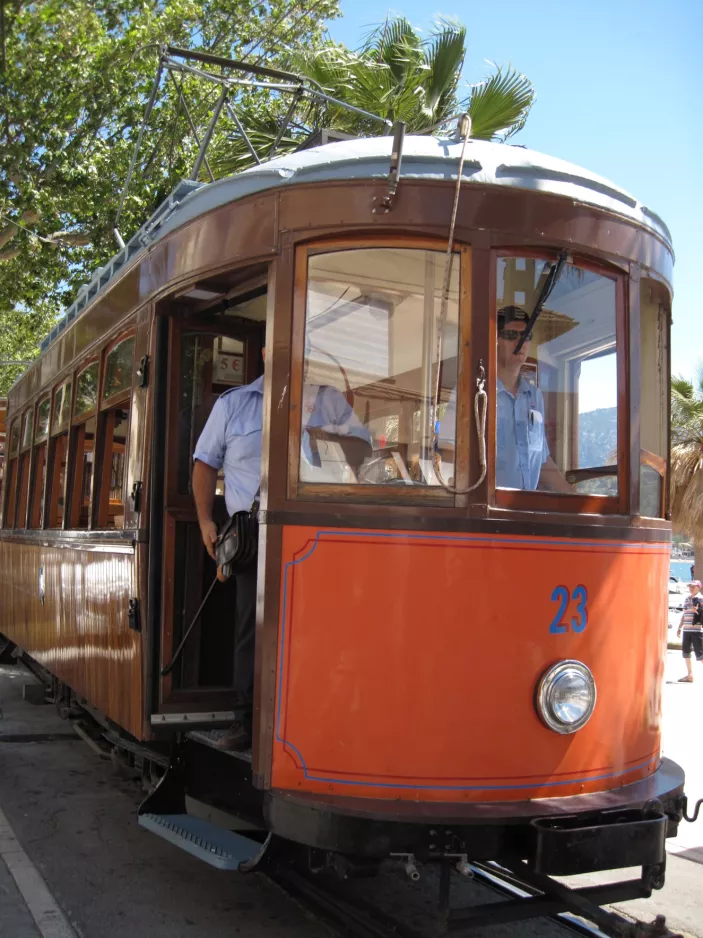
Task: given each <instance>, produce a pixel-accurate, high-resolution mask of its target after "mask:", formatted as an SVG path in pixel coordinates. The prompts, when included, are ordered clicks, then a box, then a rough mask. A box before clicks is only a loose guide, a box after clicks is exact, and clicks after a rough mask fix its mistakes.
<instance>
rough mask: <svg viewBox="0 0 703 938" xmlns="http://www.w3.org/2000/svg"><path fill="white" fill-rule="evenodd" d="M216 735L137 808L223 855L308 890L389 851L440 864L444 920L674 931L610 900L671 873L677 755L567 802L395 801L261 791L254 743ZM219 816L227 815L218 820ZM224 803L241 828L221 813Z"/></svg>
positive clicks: (168, 834)
mask: <svg viewBox="0 0 703 938" xmlns="http://www.w3.org/2000/svg"><path fill="white" fill-rule="evenodd" d="M212 742H213V736H212V734H211V733H199V732H193V733H188V734H185V735H184V736H182V737H180V738H179V739H178V740H177V741H176V744H175V746H174V750H173V755H172V758H171V762H170V766H169V769H168V771H167V772H166V774H165V775H164V777H163V778H162V780H161V781H160V783H159V784H158V785H157V786H156V787H155V788H154V790H153V791H152V792H151V793H150V794H149V795H148V796H147V798H146V799H145V800H144V802H143V803H142V805H141V806H140V809H139V821H140V824H142V826H144V827H146V828H147V829H148V830H151V831H152V832H154V833H156V834H158V835H159V836H162V837H164V838H165V839H166V840H169V841H170V842H172V843H174V844H175V845H178V846H181V847H183V848H184V849H186V850H187V851H188V852H190V853H192V854H194V855H196V856H199V857H200V858H201V859H203V860H205V862H208V863H211V865H213V866H215V867H218V868H220V869H238V870H240V871H242V872H248V871H251V870H253V869H255V868H260V865H263V868H264V869H266V870H270V871H272V875H274V878H275V876H276V875H277V874H279V875H281V876H282V877H283V880H284V881H285V880H286V878H287V877H290V876H291V875H292V876H293V881H294V884H295V883H297V886H295V888H297V889H300V888H302V889H303V891H304V892H309V890H310V889H312V890H313V892H315V891H316V890H317V889H318V888H323V889H324V888H326V886H325V885H324V884H325V883H328V878H329V877H330V876H332V877H335V878H336V879H342V880H346V879H353V878H359V877H361V878H363V877H368V876H373V875H375V874H377V873H378V872H379V871H380V870H381V868H382V867H387V866H388V865H389V864H390V865H395V866H396V867H397V868H399V869H402V870H403V871H404V873H405V874H406V875H407V877H408V880H409V881H410V882H417V881H418V880H420V879H421V877H422V876H423V874H424V873H425V871H427V870H429V869H433V870H435V871H436V872H435V873H434V874H433V875H435V876H436V877H437V885H438V892H437V910H438V911H437V926H438V929H439V931H438V934H444V933H447V934H455V933H461V932H467V931H470V930H472V929H474V928H477V927H480V926H483V925H495V924H500V923H509V922H516V921H522V920H525V919H530V918H536V917H541V916H545V915H549V916H556V915H560V914H562V913H571V914H573V915H576V916H582V917H584V918H586V919H588V920H589V921H591V922H593V923H595V924H596V925H597V926H598V928H599V929H601V931H602V932H603V933H605V934H608V935H612V936H618V938H622V936H628V938H644V936H667V935H671V934H672V933H671V932H669V930H668V929H667V928H666V925H665V922H664V920H663V917H661V916H659V917H657V919H656V921H655V922H653V923H652V924H650V925H646V924H643V923H632V922H630V921H629V920H627V919H626V918H624V917H622V916H619V915H618V914H616V913H614V912H612V911H606V910H604V909H603V908H602V906H603V905H607V904H611V903H614V902H624V901H628V900H632V899H641V898H648V897H649V896H651V894H652V892H653V890H656V889H661V888H662V886H663V885H664V880H665V868H666V851H665V840H666V837H669V836H674V835H675V833H676V830H677V827H678V824H679V823H680V822H681V820H682V819H683V818H684V817H685V814H686V800H685V796H684V795H683V785H684V774H683V771H682V770H681V769H680V768H679V766H677V765H676V764H675V763H673V762H671V761H670V760H667V759H664V760H663V761H662V764H661V767H660V768H659V770H658V771H657V772H655V773H654V774H653V775H652V776H650V777H649V778H647V779H645V780H642V781H640V782H636V783H634V784H631V785H626V786H623V787H622V788H620V789H617V790H615V791H611V792H606V793H600V794H597V795H583V796H574V797H572V798H565V799H559V801H558V802H557V801H550V800H548V799H546V800H544V801H543V802H541V803H540V802H522V803H520V802H518V803H516V802H509V803H500V802H496V803H493V804H446V803H445V804H426V803H419V802H402V803H397V802H396V803H393V807H392V808H391V809H390V810H389V805H388V802H382V801H381V802H379V801H373V800H367V799H360V798H346V797H337V796H312V795H305V794H302V795H301V794H295V793H291V792H283V791H276V790H275V789H274V790H271V791H267V792H261V791H259V790H257V789H255V788H254V787H253V786H252V784H251V763H250V761H249V758H248V755H244V756H243V755H241V754H235V753H225V752H221V751H219V750H217V749H215V748H214V747H213V745H212ZM205 805H210V806H211V807H212V809H214V815H213V814H211V813H209V812H208V811H207V809H205V808H204V806H205ZM213 816H215V817H217V818H218V820H219V824H216V823H213V821H212V820H208V818H212V817H213ZM227 817H228V818H229V826H230V827H235V828H236V827H237V825H238V824H239V828H240V829H239V830H231V831H228V830H227V829H226V828H225V827H222V826H220V825H221V824H222V823H223V819H226V818H227ZM224 823H225V824H227V821H226V820H224ZM241 827H244V828H245V829H244V830H243V831H242V830H241ZM631 867H640V875H639V877H630V878H628V879H625V880H618V881H615V882H612V883H607V884H602V885H591V886H586V887H582V888H578V887H577V888H574V887H573V886H572V885H567V884H566V883H564V882H560V881H559V880H558V879H556V878H555V877H565V876H573V875H580V874H585V873H593V872H597V871H605V870H621V869H625V868H631ZM301 875H303V876H304V877H307V879H305V878H304V879H303V880H300V878H299V877H300V876H301ZM455 875H458V876H459V877H466V878H469V879H473V878H475V877H478V878H479V879H480V880H481V881H483V882H488V883H490V882H491V881H494V883H495V884H496V885H497V886H498V887H499V888H501V889H502V890H504V891H507V893H508V894H510V895H511V896H512V897H511V898H508V899H506V900H504V901H501V902H499V903H497V904H496V903H493V902H492V903H490V904H488V905H483V904H481V905H477V906H471V907H452V905H451V902H450V893H451V884H452V877H453V876H455ZM296 877H297V878H296ZM309 877H312V882H313V885H312V886H311V885H310V880H309ZM316 877H317V878H321V882H322V883H323V886H322V887H320V886H319V884H318V886H315V885H314V882H315V880H316ZM301 883H303V884H304V885H302V886H301ZM333 892H334V889H333ZM341 902H342V903H343V904H344V899H343V897H342V898H341ZM396 930H397V929H396ZM399 933H400V934H402V930H401V931H400V932H399Z"/></svg>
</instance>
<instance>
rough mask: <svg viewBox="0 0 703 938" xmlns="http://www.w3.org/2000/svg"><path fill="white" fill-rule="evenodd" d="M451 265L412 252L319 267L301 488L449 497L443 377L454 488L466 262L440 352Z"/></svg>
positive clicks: (328, 259) (313, 262)
mask: <svg viewBox="0 0 703 938" xmlns="http://www.w3.org/2000/svg"><path fill="white" fill-rule="evenodd" d="M444 265H445V260H444V254H443V253H442V252H439V251H429V250H421V249H406V248H359V249H354V250H344V251H335V252H333V253H328V254H317V255H311V256H310V257H309V258H308V282H307V302H306V321H305V360H304V380H303V400H302V408H301V411H302V420H303V431H302V433H301V437H300V476H299V477H300V481H301V482H313V483H330V482H336V483H362V484H367V485H375V484H384V483H391V484H397V485H400V486H404V485H409V486H411V485H423V486H428V485H429V486H437V485H439V481H438V479H437V477H436V474H435V472H434V469H433V467H432V454H433V446H434V426H433V419H432V417H433V403H434V395H435V386H436V383H437V377H438V372H439V416H440V417H441V418H442V421H441V432H440V439H439V443H440V447H441V449H442V453H443V463H442V469H443V475H444V477H445V478H446V479H447V480H450V479H451V478H452V477H453V475H454V462H453V440H454V424H455V416H454V413H455V409H454V408H453V406H452V401H453V396H454V389H455V387H456V374H457V364H456V363H457V353H458V299H459V279H460V274H459V268H460V263H459V255H458V254H454V255H453V260H452V270H451V278H450V288H449V302H448V304H447V310H446V318H445V322H444V327H443V330H442V335H441V342H440V335H439V323H440V307H441V294H442V285H443V277H444V269H445V266H444ZM440 345H441V352H440V349H439V346H440ZM438 352H440V355H439V357H438ZM447 441H448V445H446V446H445V445H444V444H447Z"/></svg>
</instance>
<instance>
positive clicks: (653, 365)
mask: <svg viewBox="0 0 703 938" xmlns="http://www.w3.org/2000/svg"><path fill="white" fill-rule="evenodd" d="M668 317H669V296H668V293H667V291H666V290H665V289H664V287H663V286H662V285H661V284H659V283H656V282H655V281H654V280H650V279H648V278H646V277H643V278H642V281H641V283H640V355H641V369H640V370H641V374H642V376H643V380H642V382H641V391H640V446H641V453H640V514H641V515H644V516H646V517H649V518H660V517H662V516H663V514H664V498H663V492H664V486H665V478H666V457H667V448H668V446H667V444H668V435H669V434H668V424H667V414H668V404H669V380H668V374H667V373H668V363H667V362H668V355H667V320H668Z"/></svg>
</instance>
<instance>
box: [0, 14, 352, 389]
mask: <svg viewBox="0 0 703 938" xmlns="http://www.w3.org/2000/svg"><path fill="white" fill-rule="evenodd" d="M337 15H338V3H337V0H298V2H291V0H264V2H258V0H35V2H22V0H3V2H2V4H0V42H1V43H2V50H1V53H2V54H1V56H0V68H1V70H2V73H1V75H0V77H1V79H2V81H1V82H0V154H1V155H0V358H2V359H25V358H27V357H29V358H31V357H32V356H33V354H34V353H36V344H37V340H38V339H39V338H41V336H43V335H44V334H46V333H47V332H48V331H49V330H50V328H51V326H52V325H53V322H54V321H55V318H56V316H57V314H58V313H59V312H60V311H61V310H62V309H63V308H64V307H65V306H66V305H68V303H69V302H70V301H71V300H72V298H73V296H74V295H75V292H76V289H77V287H78V286H79V285H80V284H82V283H83V282H85V281H86V280H87V279H88V278H89V276H90V274H91V273H92V272H93V271H94V270H95V269H96V268H98V267H99V266H100V265H101V264H104V263H105V261H106V260H107V259H109V258H110V257H111V256H112V255H113V254H114V253H115V251H116V250H117V245H116V243H115V240H114V237H113V233H112V226H113V219H114V217H115V213H116V210H117V206H118V201H119V195H120V191H121V189H122V185H123V183H124V180H125V177H126V174H127V168H128V166H129V161H130V158H131V155H132V151H133V147H134V142H135V139H136V136H137V133H138V131H139V127H140V124H141V122H142V117H143V114H144V106H145V101H146V99H147V97H148V94H149V91H150V88H151V84H152V82H153V78H154V75H155V72H156V67H157V62H158V55H159V48H160V46H161V45H162V44H164V43H171V44H173V45H178V46H183V47H186V48H192V49H201V50H205V51H208V52H214V53H216V54H220V55H224V56H227V57H231V58H239V59H242V58H247V57H248V58H249V60H250V61H258V60H259V59H261V58H265V59H266V60H267V61H268V62H273V63H276V62H278V61H279V60H282V56H286V57H287V55H288V52H287V50H288V48H289V46H290V45H298V44H303V45H306V46H312V47H315V45H316V44H318V43H319V42H320V41H321V39H322V35H323V24H324V22H325V21H326V20H328V19H330V18H331V17H335V16H337ZM180 83H181V84H182V90H183V93H184V95H185V98H186V101H187V104H188V108H189V110H190V112H191V114H192V117H193V120H194V122H195V123H196V126H199V127H200V128H201V131H202V129H203V128H204V126H205V125H206V123H207V120H208V119H209V114H210V112H211V110H212V107H213V102H214V99H215V98H216V96H217V89H215V90H213V88H212V86H209V85H206V84H204V83H202V82H201V81H200V80H198V79H197V78H190V77H183V80H182V82H180ZM244 97H245V103H246V106H248V107H249V108H250V109H252V110H253V111H254V112H257V111H258V110H261V109H264V108H266V107H268V110H269V112H272V113H271V117H272V119H273V120H275V115H276V113H278V112H280V110H281V108H283V107H284V106H285V102H281V101H274V102H273V103H268V104H267V103H266V102H265V101H264V99H263V97H262V96H261V95H258V94H256V93H250V94H248V95H246V94H245V96H244ZM230 130H231V128H228V127H227V125H226V122H223V125H222V126H221V128H219V129H218V136H217V138H216V139H215V140H214V141H213V143H214V145H215V149H217V148H218V147H219V148H222V147H223V146H226V139H227V135H228V133H229V132H230ZM196 152H197V145H196V143H195V141H194V139H193V137H192V134H190V132H189V129H188V125H187V122H186V116H185V115H184V113H183V109H182V107H181V106H180V103H179V99H178V94H177V92H176V82H174V81H172V80H170V79H167V78H166V77H164V79H163V81H162V83H161V89H160V93H159V96H158V100H157V103H156V106H155V108H154V111H153V114H152V119H151V120H150V123H149V128H148V131H147V133H146V135H145V138H144V141H143V146H142V149H141V158H140V161H139V164H138V166H137V172H136V173H135V176H134V181H133V184H132V186H131V187H130V195H129V197H128V199H127V202H126V204H125V207H124V213H123V217H122V222H121V226H120V227H121V229H122V231H123V233H124V234H125V236H129V235H131V234H132V233H133V232H134V231H135V230H136V229H137V228H138V227H139V225H140V224H141V223H142V222H143V221H144V220H145V218H146V217H147V216H148V215H149V213H150V212H151V211H152V210H153V209H154V207H155V206H156V205H157V204H158V203H159V202H160V201H161V200H162V199H163V198H164V196H165V195H166V194H167V193H168V192H169V191H170V190H171V189H172V188H173V186H174V185H175V184H176V183H177V182H178V180H179V179H181V178H183V177H184V176H187V175H188V173H189V171H190V167H191V165H192V163H193V160H194V155H195V153H196ZM21 370H22V369H21V368H15V369H12V368H10V369H0V393H1V392H2V390H4V389H6V388H7V386H8V385H9V384H10V383H11V382H12V381H13V380H14V378H15V377H16V376H17V374H18V373H19V372H20V371H21Z"/></svg>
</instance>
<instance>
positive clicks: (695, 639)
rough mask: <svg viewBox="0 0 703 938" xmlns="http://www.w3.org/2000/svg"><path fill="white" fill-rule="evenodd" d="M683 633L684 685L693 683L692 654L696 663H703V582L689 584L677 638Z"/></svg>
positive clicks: (682, 679)
mask: <svg viewBox="0 0 703 938" xmlns="http://www.w3.org/2000/svg"><path fill="white" fill-rule="evenodd" d="M681 632H683V639H682V643H681V652H682V654H683V658H684V661H685V662H686V668H687V669H688V674H687V675H686V677H680V678H679V681H680V682H681V683H682V684H692V683H693V662H692V661H691V652H692V651H693V652H694V654H695V656H696V661H703V594H702V593H701V581H700V580H691V582H690V583H689V584H688V596H687V597H686V599H685V600H684V603H683V615H682V616H681V622H680V623H679V628H678V631H677V632H676V636H677V638H678V637H679V636H680V635H681Z"/></svg>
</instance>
